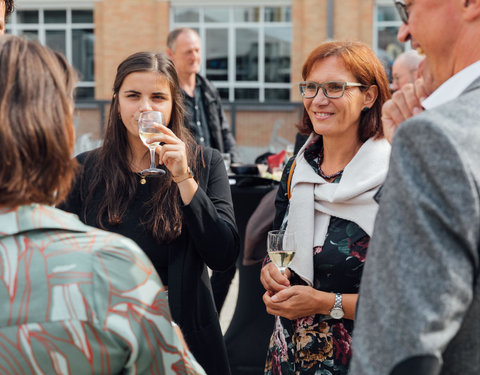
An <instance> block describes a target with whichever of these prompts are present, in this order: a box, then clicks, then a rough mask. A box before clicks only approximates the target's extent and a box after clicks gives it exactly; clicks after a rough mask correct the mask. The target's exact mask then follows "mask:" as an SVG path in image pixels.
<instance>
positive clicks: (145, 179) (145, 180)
mask: <svg viewBox="0 0 480 375" xmlns="http://www.w3.org/2000/svg"><path fill="white" fill-rule="evenodd" d="M136 173H137V174H138V176H139V177H140V184H141V185H145V184H146V183H147V177H145V176H144V175H142V174H141V173H138V172H136Z"/></svg>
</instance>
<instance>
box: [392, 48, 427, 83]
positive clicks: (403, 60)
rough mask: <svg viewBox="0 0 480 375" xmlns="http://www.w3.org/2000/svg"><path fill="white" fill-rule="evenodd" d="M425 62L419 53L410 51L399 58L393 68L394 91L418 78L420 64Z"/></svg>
mask: <svg viewBox="0 0 480 375" xmlns="http://www.w3.org/2000/svg"><path fill="white" fill-rule="evenodd" d="M422 60H423V56H421V55H420V54H419V53H418V52H417V51H415V50H410V51H407V52H403V53H401V54H400V55H398V56H397V58H396V59H395V61H394V62H393V66H392V77H393V80H392V90H393V91H397V90H399V89H401V88H402V87H403V86H405V85H406V84H407V83H413V82H414V81H415V79H416V78H418V77H417V69H418V64H419V63H420V62H421V61H422Z"/></svg>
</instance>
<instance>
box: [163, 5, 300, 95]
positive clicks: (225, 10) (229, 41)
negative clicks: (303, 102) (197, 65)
mask: <svg viewBox="0 0 480 375" xmlns="http://www.w3.org/2000/svg"><path fill="white" fill-rule="evenodd" d="M171 16H172V22H171V29H172V30H173V29H175V28H177V27H190V28H192V29H195V30H197V31H198V33H199V34H200V38H201V40H202V71H201V74H202V75H205V76H206V77H207V78H208V79H209V80H211V81H212V82H214V84H215V86H216V87H217V88H218V91H219V92H220V95H221V96H222V98H223V99H225V100H230V101H254V102H258V101H259V102H265V101H289V99H290V86H291V85H290V66H291V61H290V56H291V44H292V23H291V8H290V6H225V5H219V6H205V7H195V6H188V7H186V6H185V7H184V6H175V7H173V8H172V15H171Z"/></svg>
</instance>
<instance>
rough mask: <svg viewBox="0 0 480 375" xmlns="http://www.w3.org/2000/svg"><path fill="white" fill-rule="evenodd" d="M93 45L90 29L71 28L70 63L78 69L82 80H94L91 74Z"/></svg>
mask: <svg viewBox="0 0 480 375" xmlns="http://www.w3.org/2000/svg"><path fill="white" fill-rule="evenodd" d="M93 45H94V35H93V30H92V29H78V30H72V63H73V66H74V67H75V68H76V69H77V70H78V71H79V73H80V79H81V80H82V81H94V80H95V78H94V75H93Z"/></svg>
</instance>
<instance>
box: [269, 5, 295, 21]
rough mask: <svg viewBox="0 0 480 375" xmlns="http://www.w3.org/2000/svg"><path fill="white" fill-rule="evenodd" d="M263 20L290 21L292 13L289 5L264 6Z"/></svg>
mask: <svg viewBox="0 0 480 375" xmlns="http://www.w3.org/2000/svg"><path fill="white" fill-rule="evenodd" d="M264 14H265V17H264V20H265V22H290V21H291V20H292V14H291V10H290V7H266V8H265V12H264Z"/></svg>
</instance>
